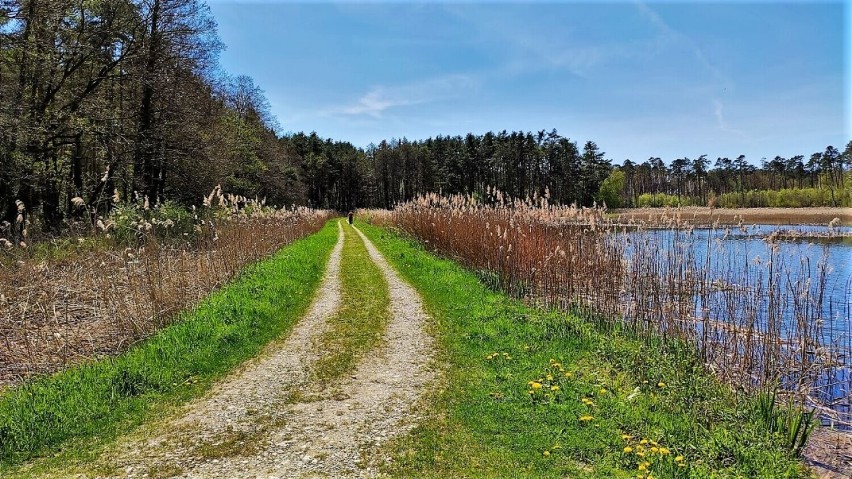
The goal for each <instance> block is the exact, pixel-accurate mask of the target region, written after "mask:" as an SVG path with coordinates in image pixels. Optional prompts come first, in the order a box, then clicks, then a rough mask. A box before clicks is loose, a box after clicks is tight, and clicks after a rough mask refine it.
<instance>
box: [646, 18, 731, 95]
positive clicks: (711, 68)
mask: <svg viewBox="0 0 852 479" xmlns="http://www.w3.org/2000/svg"><path fill="white" fill-rule="evenodd" d="M635 5H636V8H637V9H639V12H641V13H642V15H643V16H644V17H645V18H646V19H647V20H648V21H649V22H650V23H651V24H652V25H653V26H654V27H655V28H656V29H657V31H658V32H659V33H660V35H661V38H660V40H661V41H663V42H666V41H667V42H672V43H679V44H681V45H683V46H684V47H686V48H688V49H689V50H691V51H692V53H693V55H695V58H696V59H697V60H698V63H699V64H700V65H701V66H702V67H703V68H704V69H705V70H706V71H707V72H709V73H710V75H712V76H713V78H714V79H715V80H716V81H717V82H718V83H719V84H720V85H721V86H722V87H723V88H726V89H727V88H729V87H730V88H733V86H734V85H733V82H732V81H731V79H730V78H728V77H727V76H726V75H725V74H723V73H722V71H721V70H719V68H718V67H716V65H714V64H713V62H711V61H710V59H709V58H707V55H706V54H705V53H704V50H703V49H702V48H701V47H700V46H698V44H696V43H695V41H693V40H692V39H691V38H689V37H688V36H687V35H684V34H683V33H681V32H679V31H678V30H677V29H675V28H673V27H672V26H671V25H669V24H668V22H666V21H665V19H663V17H661V16H660V14H658V13H657V12H656V11H654V10H653V9H652V8H651V7H649V6H648V5H646V4H645V3H644V2H642V1H636V2H635Z"/></svg>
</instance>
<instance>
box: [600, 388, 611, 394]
mask: <svg viewBox="0 0 852 479" xmlns="http://www.w3.org/2000/svg"><path fill="white" fill-rule="evenodd" d="M598 392H599V393H600V394H606V393H608V392H609V391H607V390H606V388H601V390H600V391H598Z"/></svg>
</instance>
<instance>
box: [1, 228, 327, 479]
mask: <svg viewBox="0 0 852 479" xmlns="http://www.w3.org/2000/svg"><path fill="white" fill-rule="evenodd" d="M337 233H338V231H337V221H336V220H333V221H330V222H328V223H327V224H326V226H325V227H324V228H323V229H322V230H321V231H320V232H318V233H316V234H314V235H312V236H309V237H307V238H305V239H302V240H299V241H296V242H295V243H293V244H291V245H289V246H287V247H285V248H284V249H282V250H281V251H280V252H278V253H276V254H275V255H274V256H273V257H271V258H269V259H267V260H263V261H261V262H259V263H256V264H254V265H252V266H250V267H248V268H246V269H245V270H244V271H243V272H242V274H241V275H240V276H239V277H238V278H237V279H236V280H235V281H233V282H232V283H230V284H229V285H227V286H225V287H223V288H222V289H221V290H219V291H217V292H215V293H213V294H212V295H211V296H209V297H208V298H207V299H205V300H204V301H202V302H201V304H199V305H198V306H197V307H196V308H194V309H193V310H191V311H188V312H185V313H183V315H182V317H181V318H180V319H179V320H178V321H177V322H176V323H175V324H174V325H172V326H170V327H168V328H165V329H163V330H162V331H159V332H158V333H157V334H155V335H154V336H152V337H151V338H149V339H147V340H146V341H143V342H142V343H140V344H139V345H137V346H134V347H133V348H131V349H130V350H129V351H127V352H126V353H124V354H122V355H120V356H117V357H115V358H107V359H103V360H99V361H93V362H90V363H86V364H82V365H79V366H75V367H72V368H70V369H68V370H65V371H63V372H60V373H57V374H54V375H52V376H45V377H40V378H37V379H34V380H31V381H28V382H26V383H24V384H22V385H20V386H18V387H15V388H12V389H9V390H7V391H4V392H3V393H2V395H0V476H4V477H5V474H6V473H7V472H11V471H12V466H14V465H16V464H19V463H21V462H23V461H26V460H28V459H32V458H35V457H39V456H50V455H56V454H59V453H60V451H63V453H62V455H63V459H64V460H75V459H76V460H85V459H86V458H87V457H90V456H88V455H91V454H93V451H94V449H96V448H97V446H98V445H101V444H105V443H106V442H107V441H108V440H110V439H113V438H115V437H117V436H118V435H120V434H123V433H126V432H128V431H130V430H131V429H132V428H133V427H135V426H137V425H139V424H140V423H142V422H143V421H145V420H149V419H152V418H155V417H157V416H158V415H160V414H164V413H165V412H167V411H169V410H171V409H170V408H173V407H174V406H175V405H177V404H181V403H183V402H185V401H187V400H189V399H191V398H193V397H197V396H199V395H200V394H201V393H203V392H204V391H206V390H207V389H209V387H210V386H211V385H212V383H213V382H214V381H215V380H216V379H218V378H221V377H222V376H224V375H225V374H226V373H228V372H229V371H231V370H232V369H233V368H235V367H236V366H237V365H239V364H240V363H242V362H243V361H245V360H246V359H249V358H251V357H253V356H255V355H257V354H258V353H259V352H260V351H261V350H262V348H263V347H264V346H265V345H266V344H267V343H269V342H270V341H272V340H274V339H276V338H279V337H282V336H283V335H285V334H286V332H287V331H289V330H290V328H291V327H292V326H293V324H295V322H296V321H297V320H298V319H299V318H301V316H302V315H303V314H304V313H305V311H306V310H307V308H308V306H309V305H310V303H311V300H312V298H313V296H314V291H315V289H316V288H317V286H318V285H319V284H320V281H321V279H322V276H323V273H324V270H325V265H326V263H327V261H328V258H329V255H330V253H331V249H332V247H333V246H334V244H335V242H336V240H337Z"/></svg>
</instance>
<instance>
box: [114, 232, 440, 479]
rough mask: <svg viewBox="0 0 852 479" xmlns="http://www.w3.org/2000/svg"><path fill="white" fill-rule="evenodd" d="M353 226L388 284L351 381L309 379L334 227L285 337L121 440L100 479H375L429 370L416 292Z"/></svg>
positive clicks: (331, 293)
mask: <svg viewBox="0 0 852 479" xmlns="http://www.w3.org/2000/svg"><path fill="white" fill-rule="evenodd" d="M356 231H357V233H358V235H359V236H360V237H361V238H362V239H363V240H364V242H365V244H366V246H367V250H368V252H369V254H370V257H371V258H372V260H373V261H374V262H375V263H376V264H377V265H378V267H379V268H380V269H381V271H382V272H383V273H384V275H385V277H386V279H387V282H388V285H389V288H390V291H389V292H390V300H391V301H390V303H391V304H390V308H391V318H390V321H389V323H388V326H387V329H386V331H385V334H384V345H383V346H381V347H380V348H379V349H377V350H374V351H371V352H370V353H368V354H367V355H365V357H364V358H363V359H362V360H361V362H360V363H359V365H358V366H357V368H356V370H355V372H354V373H353V374H352V376H351V377H350V378H347V379H345V380H341V381H338V382H334V383H328V384H314V383H310V382H309V380H310V377H311V376H310V365H311V363H312V362H313V361H315V360H316V359H317V358H318V357H319V355H320V354H321V351H318V350H317V348H316V347H315V346H314V342H315V340H316V339H317V338H319V337H320V336H321V335H322V333H323V331H325V330H326V323H325V320H326V319H327V318H328V317H330V316H331V315H332V314H334V312H335V311H336V310H337V308H338V306H339V305H340V300H341V291H340V287H341V286H340V277H339V271H340V259H341V250H342V247H343V231H342V228H341V230H340V236H339V238H338V242H337V245H336V246H335V248H334V250H333V252H332V254H331V259H330V261H329V263H328V267H327V271H326V276H325V278H324V280H323V283H322V285H321V286H320V289H319V292H318V296H317V298H316V299H315V300H314V303H313V305H312V306H311V308H310V310H309V312H308V313H307V315H306V316H305V317H304V318H303V319H302V321H301V322H300V323H299V324H297V325H296V327H295V328H294V330H293V332H292V333H291V335H290V336H289V337H288V338H287V339H286V340H285V341H283V342H282V343H280V344H279V345H278V346H277V347H275V348H274V349H273V350H272V351H270V352H268V353H267V354H265V355H263V356H262V357H261V358H259V359H257V360H255V361H252V362H250V363H249V364H247V365H246V366H244V367H242V368H241V370H240V371H239V372H237V373H235V374H233V375H232V376H230V377H229V378H228V379H226V380H224V381H223V382H222V383H221V384H219V385H217V386H216V387H215V388H214V389H213V390H212V391H211V393H210V394H208V395H207V396H206V397H204V398H202V399H200V400H198V401H194V402H193V403H191V404H190V405H188V406H187V407H186V412H185V413H184V415H183V416H182V417H180V418H179V419H176V420H174V421H172V422H171V423H169V424H167V425H166V426H165V427H161V429H160V432H159V433H157V434H153V436H155V437H154V438H153V439H144V440H135V441H130V442H128V444H125V445H121V446H120V447H118V448H117V450H116V452H115V453H113V454H110V455H109V457H106V458H103V459H104V462H106V463H108V464H109V465H110V466H111V468H112V471H114V472H111V473H110V474H111V475H110V476H109V477H183V478H257V477H262V478H284V477H288V478H289V477H373V476H376V475H377V470H376V467H377V465H379V464H380V463H382V462H383V461H384V460H385V458H383V457H379V456H378V454H377V453H378V450H379V447H380V446H381V445H382V444H383V443H384V442H385V441H387V440H388V439H390V438H392V437H394V436H397V435H399V434H402V433H405V432H407V431H408V430H410V429H411V428H412V427H413V426H414V424H415V423H416V421H417V419H418V416H417V412H416V411H415V407H416V405H417V402H418V400H419V399H420V398H421V395H422V394H423V392H424V391H425V389H426V387H427V386H428V384H429V383H430V382H432V381H433V380H434V379H435V377H436V374H437V373H436V371H435V369H434V367H433V360H432V358H433V344H432V340H431V338H430V337H429V336H428V334H426V332H425V330H424V326H425V322H426V321H427V316H426V313H425V312H424V310H423V306H422V304H421V302H420V299H419V296H418V294H417V292H416V291H415V290H414V289H413V288H412V287H411V286H409V285H408V284H407V283H405V282H404V281H403V280H402V279H401V278H400V277H399V276H398V275H397V274H396V272H395V271H394V270H393V269H392V268H391V267H390V266H389V265H388V263H387V262H386V261H385V259H384V258H383V257H382V255H381V254H380V253H379V252H378V250H377V249H376V248H375V246H373V244H372V243H371V242H370V241H369V240H368V239H367V238H366V237H365V236H364V235H363V234H362V233H361V232H360V231H358V230H357V229H356ZM350 240H355V241H357V239H356V238H354V237H352V238H350ZM163 431H164V432H163ZM143 434H144V433H143ZM148 437H151V435H149V436H148Z"/></svg>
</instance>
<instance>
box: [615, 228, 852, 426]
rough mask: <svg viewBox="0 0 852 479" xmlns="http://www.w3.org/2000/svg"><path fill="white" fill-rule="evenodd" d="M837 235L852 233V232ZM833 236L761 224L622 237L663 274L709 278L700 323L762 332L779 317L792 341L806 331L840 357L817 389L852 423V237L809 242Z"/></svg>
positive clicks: (630, 250)
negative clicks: (750, 321) (746, 324)
mask: <svg viewBox="0 0 852 479" xmlns="http://www.w3.org/2000/svg"><path fill="white" fill-rule="evenodd" d="M779 230H781V231H785V232H788V231H791V232H792V233H791V234H789V235H785V236H782V237H780V238H778V239H776V240H775V241H773V242H769V241H767V240H766V238H767V236H769V235H771V234H772V233H773V232H776V231H779ZM833 231H834V232H835V233H838V232H840V233H847V234H848V233H852V228H850V227H838V228H835V229H834V230H833ZM828 233H829V229H828V227H826V226H794V225H791V226H777V225H771V226H770V225H754V226H748V227H744V228H739V227H731V228H729V229H727V228H716V229H695V230H692V231H690V232H685V231H675V230H664V229H661V230H650V231H641V232H636V231H634V232H628V233H625V235H623V236H620V237H619V241H624V242H625V243H627V246H626V254H627V257H628V258H632V257H633V255H634V254H635V252H636V251H637V250H640V251H642V250H644V251H645V252H646V253H647V252H649V251H650V252H652V254H654V255H655V256H654V258H655V262H656V264H658V265H659V266H660V268H661V269H662V270H663V271H665V269H666V268H668V267H674V268H675V269H676V270H680V271H683V270H685V269H693V270H694V271H702V272H705V273H706V276H703V275H702V277H701V281H702V282H704V283H705V284H711V285H712V287H710V288H708V289H709V292H707V290H705V293H704V294H696V295H695V296H694V298H693V300H694V303H695V313H694V315H695V317H697V318H700V317H702V314H704V315H708V314H709V317H710V318H711V319H712V320H714V321H721V322H725V323H732V324H736V325H741V324H743V321H744V319H743V318H746V317H753V318H755V319H756V323H757V327H758V328H762V329H765V328H766V325H767V322H768V318H770V317H772V318H775V319H776V324H778V327H779V329H780V336H781V337H782V338H784V339H791V338H792V339H795V337H796V335H797V334H798V331H800V330H801V327H802V324H804V325H805V327H807V328H809V329H810V335H811V336H812V337H817V338H819V340H820V342H821V343H822V344H823V345H831V347H832V349H833V350H834V351H836V352H838V353H839V354H840V357H839V360H840V362H841V363H842V365H841V366H839V367H835V368H831V370H829V371H826V372H825V373H824V374H823V376H822V377H820V378H817V379H816V380H815V384H814V386H815V387H816V388H817V389H818V390H819V392H820V394H821V396H822V397H821V398H820V402H822V403H824V404H831V405H832V406H831V407H832V408H833V409H835V410H836V411H838V412H839V413H841V416H842V417H843V418H844V419H845V420H850V419H852V400H850V386H852V373H850V371H852V357H850V356H852V319H851V318H850V317H852V238H844V239H841V238H836V237H835V238H823V237H818V238H813V237H810V238H808V237H805V236H808V235H810V236H813V235H820V236H822V235H826V236H827V234H828ZM655 248H656V249H655ZM678 263H679V264H678ZM673 264H678V265H677V266H672V265H673ZM770 278H772V279H773V280H774V281H770ZM773 283H774V285H775V288H774V289H773V292H774V294H773V295H772V297H773V299H772V300H770V299H769V298H770V295H769V293H768V291H769V289H770V285H771V284H773ZM733 291H737V292H738V293H732V292H733ZM708 311H709V313H708ZM797 322H801V323H802V324H798V325H797V324H796V323H797ZM784 379H785V378H782V381H783V380H784ZM796 379H797V378H792V377H788V378H786V380H788V381H795V380H796Z"/></svg>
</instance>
